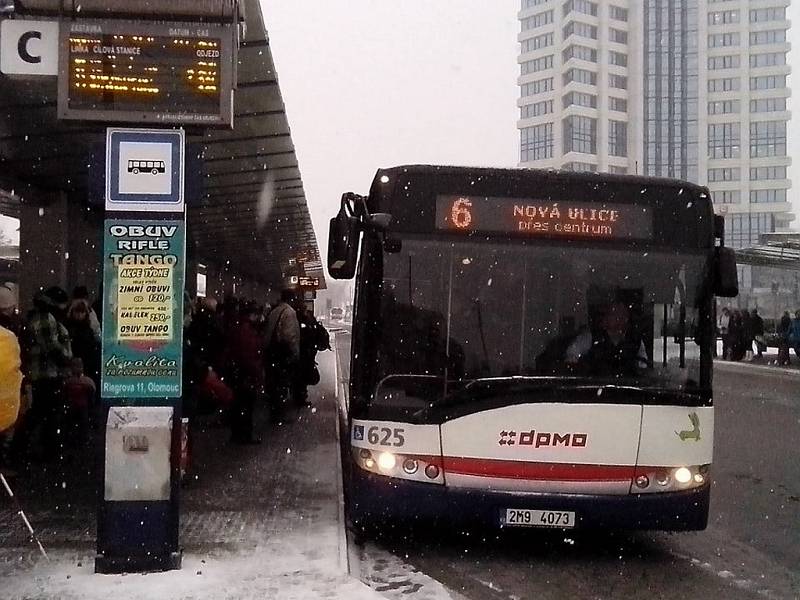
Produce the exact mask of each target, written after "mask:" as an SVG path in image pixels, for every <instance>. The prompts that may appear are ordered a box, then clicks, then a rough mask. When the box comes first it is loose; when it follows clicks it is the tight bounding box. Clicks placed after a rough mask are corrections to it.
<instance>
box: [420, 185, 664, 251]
mask: <svg viewBox="0 0 800 600" xmlns="http://www.w3.org/2000/svg"><path fill="white" fill-rule="evenodd" d="M436 229H440V230H448V231H463V232H465V233H513V234H518V235H528V236H531V237H535V236H542V237H566V238H581V239H604V240H650V239H652V238H653V216H652V213H651V210H650V207H647V206H641V205H633V204H607V203H600V202H598V203H589V202H552V201H545V200H535V199H525V198H492V197H485V196H452V195H442V196H438V197H437V198H436Z"/></svg>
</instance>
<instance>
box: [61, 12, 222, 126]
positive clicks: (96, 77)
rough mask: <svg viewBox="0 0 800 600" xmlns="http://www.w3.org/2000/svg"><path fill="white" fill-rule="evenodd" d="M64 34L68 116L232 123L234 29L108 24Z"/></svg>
mask: <svg viewBox="0 0 800 600" xmlns="http://www.w3.org/2000/svg"><path fill="white" fill-rule="evenodd" d="M64 29H65V30H67V31H66V33H65V34H63V35H64V36H65V39H62V49H63V50H62V69H61V76H60V77H59V115H60V116H61V117H62V118H67V119H69V118H76V119H78V118H79V119H93V120H102V121H134V122H141V121H146V122H161V123H176V124H180V123H187V124H194V123H196V124H205V125H227V124H230V122H231V98H230V97H231V90H232V85H231V70H232V67H231V63H232V57H231V46H232V43H231V37H230V36H231V33H230V30H229V29H227V28H224V27H213V26H210V25H186V24H181V25H177V24H175V25H172V26H170V25H163V24H142V23H136V24H132V23H124V22H123V23H107V22H102V21H97V22H94V21H91V22H89V21H79V22H75V23H72V24H71V26H70V28H64Z"/></svg>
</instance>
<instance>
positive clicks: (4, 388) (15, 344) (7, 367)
mask: <svg viewBox="0 0 800 600" xmlns="http://www.w3.org/2000/svg"><path fill="white" fill-rule="evenodd" d="M21 365H22V361H21V356H20V349H19V341H18V340H17V336H16V335H14V334H13V333H12V332H11V331H9V330H8V329H6V328H5V327H0V434H2V433H3V432H5V431H8V430H9V429H11V427H13V426H14V424H15V423H16V422H17V416H18V415H19V406H20V392H21V389H22V371H21Z"/></svg>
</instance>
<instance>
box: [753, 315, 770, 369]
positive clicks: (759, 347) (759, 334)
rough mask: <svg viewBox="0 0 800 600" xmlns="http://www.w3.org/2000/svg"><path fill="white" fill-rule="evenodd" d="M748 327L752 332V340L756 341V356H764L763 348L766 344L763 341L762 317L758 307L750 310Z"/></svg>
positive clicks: (764, 348) (765, 347)
mask: <svg viewBox="0 0 800 600" xmlns="http://www.w3.org/2000/svg"><path fill="white" fill-rule="evenodd" d="M750 329H751V331H752V334H753V341H754V342H755V343H756V352H757V353H758V355H757V358H764V350H766V349H767V344H766V343H765V342H764V319H762V318H761V315H759V314H758V309H757V308H754V309H753V310H752V311H750Z"/></svg>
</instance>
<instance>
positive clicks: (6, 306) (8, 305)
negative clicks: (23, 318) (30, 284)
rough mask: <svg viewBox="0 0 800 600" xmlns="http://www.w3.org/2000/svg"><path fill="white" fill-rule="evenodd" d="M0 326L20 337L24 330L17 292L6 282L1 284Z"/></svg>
mask: <svg viewBox="0 0 800 600" xmlns="http://www.w3.org/2000/svg"><path fill="white" fill-rule="evenodd" d="M0 327H5V328H6V329H8V330H9V331H11V332H12V333H13V334H14V335H16V336H17V337H18V338H19V336H20V333H21V331H22V323H21V322H20V318H19V312H18V311H17V294H16V293H15V292H14V290H13V289H11V286H10V285H9V284H5V283H4V284H3V285H0Z"/></svg>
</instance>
